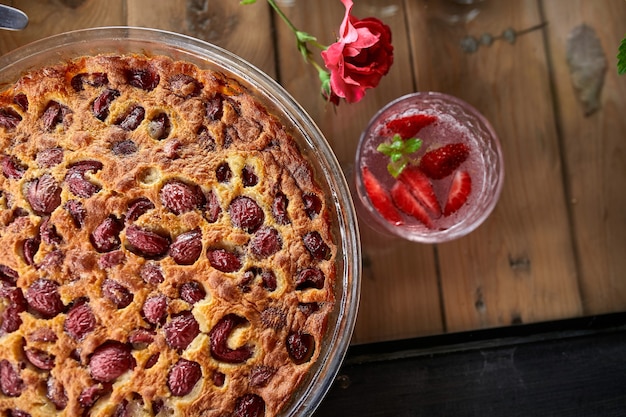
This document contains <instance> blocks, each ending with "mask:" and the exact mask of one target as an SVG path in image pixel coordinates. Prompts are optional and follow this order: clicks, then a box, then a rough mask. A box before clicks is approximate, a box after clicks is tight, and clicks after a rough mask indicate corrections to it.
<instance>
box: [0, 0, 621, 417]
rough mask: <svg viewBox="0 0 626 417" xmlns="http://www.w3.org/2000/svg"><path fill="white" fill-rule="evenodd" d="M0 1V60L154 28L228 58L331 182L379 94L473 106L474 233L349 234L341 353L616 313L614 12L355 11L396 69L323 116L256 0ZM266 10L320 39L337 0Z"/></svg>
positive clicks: (408, 2)
mask: <svg viewBox="0 0 626 417" xmlns="http://www.w3.org/2000/svg"><path fill="white" fill-rule="evenodd" d="M3 3H5V4H9V5H14V6H16V7H19V8H21V9H22V10H24V11H25V12H26V13H27V14H28V15H29V17H30V24H29V26H28V27H27V28H26V30H24V31H22V32H6V31H5V32H1V33H0V52H1V53H4V52H8V51H10V50H12V49H14V48H16V47H18V46H20V45H23V44H26V43H28V42H30V41H34V40H37V39H40V38H42V37H45V36H48V35H52V34H55V33H59V32H63V31H67V30H72V29H79V28H87V27H95V26H109V25H131V26H147V27H154V28H160V29H165V30H170V31H175V32H180V33H184V34H188V35H191V36H194V37H197V38H200V39H203V40H206V41H209V42H212V43H215V44H217V45H219V46H222V47H224V48H226V49H229V50H231V51H233V52H235V53H237V54H238V55H240V56H242V57H243V58H245V59H247V60H248V61H250V62H251V63H253V64H254V65H256V66H257V67H259V68H260V69H262V70H263V71H265V72H266V73H268V74H269V75H271V76H272V77H275V78H276V79H277V80H278V81H279V82H280V83H281V84H282V85H283V86H284V87H285V88H286V89H287V90H288V91H289V92H290V93H291V94H292V95H293V96H294V97H295V98H296V100H297V101H299V102H300V103H301V104H302V105H303V106H304V108H305V109H306V110H307V111H308V112H309V114H310V115H311V116H312V118H313V119H314V120H315V121H316V123H317V124H318V125H319V126H320V128H321V129H322V131H323V132H324V134H325V135H326V137H327V138H328V140H329V142H330V143H331V145H332V147H333V149H334V150H335V152H336V155H337V157H338V159H339V161H340V162H341V164H342V166H343V167H344V168H345V171H346V173H350V172H351V170H352V164H353V162H352V161H353V158H354V154H355V149H356V144H357V140H358V138H359V134H360V132H361V130H362V129H363V128H364V127H365V125H366V123H367V122H368V120H369V119H370V117H372V115H373V114H374V113H375V112H376V111H377V110H378V109H379V108H380V107H381V106H383V105H384V104H385V103H387V102H389V101H390V100H392V99H394V98H397V97H399V96H401V95H403V94H406V93H409V92H413V91H416V90H422V91H423V90H432V91H441V92H445V93H448V94H452V95H455V96H458V97H460V98H462V99H464V100H465V101H467V102H469V103H470V104H472V105H474V106H475V107H476V108H478V109H479V110H480V111H481V112H482V113H483V114H484V115H485V116H486V117H487V118H488V119H489V120H490V121H491V122H492V124H493V125H494V128H495V130H496V131H497V133H498V134H499V136H500V139H501V142H502V147H503V153H504V158H505V169H506V180H505V185H504V190H503V192H502V196H501V199H500V202H499V204H498V206H497V207H496V209H495V211H494V212H493V214H492V215H491V217H490V218H489V219H488V220H487V221H486V223H484V224H483V225H482V226H481V227H480V228H479V229H478V230H476V231H475V232H473V233H471V234H470V235H469V236H467V237H464V238H461V239H458V240H457V241H454V242H450V243H446V244H441V245H423V244H416V243H410V242H406V241H402V240H398V239H389V238H384V237H382V236H380V235H378V234H377V233H376V232H374V231H372V230H370V229H369V227H368V226H367V225H365V224H361V232H362V246H363V277H362V293H361V306H360V310H359V315H358V320H357V325H356V330H355V332H354V336H353V346H357V347H358V346H360V345H366V344H371V343H373V342H385V341H399V340H404V339H410V338H415V337H421V336H429V335H441V334H448V335H449V334H455V333H459V332H468V331H476V330H479V329H496V328H507V327H508V326H516V325H520V324H528V323H543V322H548V321H554V320H565V319H572V318H580V317H589V316H595V315H602V314H608V313H618V312H623V311H626V192H624V191H625V190H626V188H625V186H624V182H625V180H626V140H625V139H626V117H624V116H625V115H626V112H625V110H626V76H623V77H620V76H618V74H617V71H616V58H615V55H616V53H617V48H618V45H619V42H620V40H621V38H622V36H623V35H624V34H625V33H626V2H624V1H620V0H594V1H590V0H586V1H585V0H544V1H542V0H509V1H495V0H484V1H483V2H481V3H479V4H478V5H477V6H459V5H456V4H454V3H453V2H452V0H357V1H356V3H357V4H356V5H355V7H354V9H353V13H354V14H355V15H356V16H358V17H361V18H363V17H366V16H376V17H378V18H380V19H382V20H383V21H384V22H385V23H387V24H388V25H389V26H390V27H391V28H392V31H393V44H394V53H395V62H394V65H393V67H392V69H391V72H390V74H389V75H388V76H387V77H385V78H384V79H383V81H382V82H381V85H380V86H379V87H378V88H377V89H375V90H371V91H369V92H368V94H367V95H366V98H365V99H364V100H362V101H361V102H359V103H357V104H351V105H348V104H345V103H342V104H341V105H340V106H339V107H337V108H336V109H335V108H333V107H332V106H328V105H326V103H325V102H324V100H322V99H321V98H320V96H319V94H318V88H319V82H318V80H317V74H316V72H315V71H314V70H313V69H312V68H311V67H310V66H308V65H306V64H305V63H304V62H303V60H302V58H301V57H300V55H299V54H298V52H297V51H296V49H295V40H294V38H293V35H292V33H291V32H290V31H289V30H288V29H287V27H286V26H285V25H284V24H283V22H282V21H280V20H279V19H278V18H277V16H276V15H275V14H274V13H273V12H272V11H271V9H270V8H269V6H268V5H267V3H266V2H264V1H262V0H258V2H257V4H255V5H250V6H242V5H239V4H238V3H239V2H238V1H236V0H229V1H225V0H221V1H209V0H168V1H158V2H157V1H154V0H108V1H106V2H105V1H100V0H56V1H41V0H19V1H3ZM278 3H279V4H280V5H281V6H282V7H283V10H284V12H285V13H286V15H287V16H288V17H289V18H290V19H291V20H292V21H293V23H294V24H295V25H296V26H297V27H298V28H300V29H301V30H304V31H307V32H309V33H311V34H314V35H316V36H317V37H318V40H319V41H320V42H321V43H322V44H326V45H329V44H331V43H332V42H334V40H335V36H336V33H337V31H338V30H339V24H340V23H341V20H342V17H343V10H344V9H343V6H342V5H341V3H340V2H339V1H338V0H315V1H313V0H283V1H279V2H278ZM581 25H587V27H588V28H590V29H591V31H592V34H593V33H595V36H597V41H598V42H599V44H600V45H601V52H602V53H603V54H604V56H605V57H606V71H605V72H604V73H603V75H604V80H603V84H602V89H601V92H600V96H599V108H598V109H597V110H596V111H594V112H592V113H591V114H586V113H587V112H586V111H585V107H584V106H583V102H582V101H581V99H580V98H579V95H578V94H577V90H576V89H575V88H574V85H573V77H572V73H571V71H570V67H569V66H568V59H567V45H568V40H569V39H570V37H571V36H573V34H574V33H575V32H576V30H578V29H580V28H581ZM536 27H539V28H536ZM532 28H535V29H532ZM507 29H512V30H513V31H514V32H515V33H517V36H516V37H515V40H514V42H510V41H507V40H506V39H504V38H502V36H501V35H502V34H503V33H504V32H505V31H506V30H507ZM527 29H531V30H528V31H526V30H527ZM484 34H491V35H492V37H493V38H494V40H493V43H491V44H490V45H485V44H481V43H480V42H479V43H478V44H477V46H478V47H477V50H475V51H474V52H469V51H467V50H466V49H467V45H468V43H467V42H468V39H469V38H468V37H473V38H475V39H478V40H480V39H481V36H483V35H484ZM483 39H486V38H483ZM463 42H465V43H463ZM462 45H465V48H464V47H463V46H462ZM470 46H471V45H470ZM620 340H622V339H620ZM381 415H382V414H381ZM407 415H408V414H407ZM457 415H459V414H457ZM511 415H512V414H511Z"/></svg>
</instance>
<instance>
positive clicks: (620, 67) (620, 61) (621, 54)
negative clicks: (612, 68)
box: [617, 37, 626, 75]
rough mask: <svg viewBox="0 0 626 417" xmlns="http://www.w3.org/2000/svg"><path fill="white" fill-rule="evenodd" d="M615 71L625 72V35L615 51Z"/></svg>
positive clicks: (620, 73)
mask: <svg viewBox="0 0 626 417" xmlns="http://www.w3.org/2000/svg"><path fill="white" fill-rule="evenodd" d="M617 73H618V74H619V75H622V74H626V37H624V39H622V42H621V43H620V45H619V49H618V52H617Z"/></svg>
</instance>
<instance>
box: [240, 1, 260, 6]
mask: <svg viewBox="0 0 626 417" xmlns="http://www.w3.org/2000/svg"><path fill="white" fill-rule="evenodd" d="M254 3H256V0H241V1H240V2H239V4H244V5H245V4H254Z"/></svg>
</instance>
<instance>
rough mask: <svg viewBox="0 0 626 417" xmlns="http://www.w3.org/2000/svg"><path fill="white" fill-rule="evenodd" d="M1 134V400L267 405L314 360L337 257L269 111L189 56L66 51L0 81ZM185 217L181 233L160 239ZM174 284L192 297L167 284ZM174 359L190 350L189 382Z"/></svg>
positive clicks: (182, 409)
mask: <svg viewBox="0 0 626 417" xmlns="http://www.w3.org/2000/svg"><path fill="white" fill-rule="evenodd" d="M0 147H1V149H2V150H3V151H2V155H1V160H2V171H3V173H2V175H0V190H1V192H2V194H1V197H0V209H1V210H0V279H1V282H0V284H2V285H1V286H0V313H2V315H1V316H0V321H1V323H0V374H1V380H0V412H5V413H6V412H8V411H6V410H22V411H26V412H28V413H29V414H30V415H32V416H39V415H42V416H43V415H54V414H55V413H57V414H58V415H67V416H77V415H82V414H83V413H89V415H92V416H109V415H113V414H114V413H116V412H119V411H121V409H120V407H125V410H126V412H127V413H131V414H128V415H180V416H196V415H207V416H225V415H231V414H232V415H238V412H239V413H240V412H242V411H243V410H242V409H241V408H242V407H245V404H247V405H248V406H249V407H252V408H254V409H256V410H262V409H264V415H266V416H271V415H275V414H276V413H278V411H279V410H280V409H281V407H283V406H284V404H285V402H287V401H288V400H289V399H290V396H291V395H292V393H293V392H294V390H295V389H296V387H297V386H298V384H299V383H300V382H301V380H302V379H303V378H304V376H305V375H306V373H307V371H308V370H309V369H310V367H311V366H312V364H313V363H315V361H316V360H317V359H318V355H319V351H320V349H319V347H320V343H321V340H322V336H323V334H324V332H325V328H326V320H327V319H328V314H329V313H330V311H331V310H332V308H333V305H334V298H333V297H334V296H333V294H334V292H333V286H334V284H335V266H334V264H335V257H336V246H335V245H334V244H333V240H332V235H331V224H330V223H331V222H330V220H329V214H328V213H329V210H328V209H327V207H326V202H325V197H324V196H323V192H322V190H321V189H320V188H319V186H318V185H317V184H316V182H315V180H314V179H313V173H312V172H311V169H310V167H309V164H308V163H307V161H306V159H305V158H304V157H303V156H302V155H301V154H300V152H299V150H298V147H297V145H296V143H295V142H294V141H293V140H292V138H291V137H290V136H289V133H288V132H286V131H285V128H284V127H283V126H282V125H281V123H280V121H279V120H278V119H276V118H275V117H273V116H271V115H269V114H268V113H267V111H266V110H265V109H264V108H263V107H262V106H261V105H260V104H259V103H258V102H257V101H256V100H255V99H254V97H253V96H252V95H251V94H249V93H248V92H247V91H246V89H245V88H244V87H242V86H241V85H240V84H238V83H237V82H236V81H234V80H232V79H230V78H227V77H226V76H224V75H223V74H220V73H217V72H213V71H209V70H200V69H198V68H197V67H196V66H194V65H191V64H189V63H185V62H177V61H173V60H171V59H169V58H166V57H160V56H159V57H151V58H146V57H143V56H95V57H84V58H80V59H78V60H75V61H73V62H71V63H69V64H65V65H59V66H56V67H51V68H45V69H41V70H37V71H33V72H31V73H28V74H26V75H25V76H24V77H22V78H21V79H20V80H19V81H18V82H17V83H15V84H14V85H13V86H12V87H11V88H9V89H8V90H6V91H5V92H4V93H3V94H2V95H0ZM168 184H170V185H171V184H174V186H173V189H171V190H170V189H167V186H166V185H168ZM181 184H182V185H181ZM176 187H179V188H176ZM166 189H167V190H166ZM180 193H182V194H180ZM244 197H245V201H243V200H242V198H244ZM142 199H143V200H142ZM146 199H147V200H146ZM137 201H141V202H143V203H145V205H143V206H142V205H141V204H139V205H138V206H137V207H138V208H137V207H135V209H136V211H134V212H133V207H134V206H133V204H135V203H136V202H137ZM240 203H241V204H240ZM283 207H284V208H285V209H284V211H283V210H282V208H283ZM259 219H260V220H259ZM107 222H109V223H107ZM105 223H107V224H108V225H109V226H110V227H109V228H106V227H105V228H104V229H103V227H104V226H102V225H103V224H105ZM103 230H104V232H103ZM185 233H190V235H189V239H190V241H192V242H193V243H194V244H195V246H194V245H193V244H189V245H184V244H182V243H177V244H175V242H177V241H178V240H179V239H180V240H182V238H179V236H180V235H183V234H185ZM194 233H195V235H194ZM198 234H199V235H200V236H201V237H199V238H198V237H197V235H198ZM192 235H193V236H192ZM150 239H153V240H150ZM198 242H200V244H201V251H200V252H198V253H196V252H197V248H198ZM194 248H195V249H194ZM214 250H217V251H218V252H215V253H218V255H214V252H213V251H214ZM194 251H196V252H194ZM194 253H196V255H195V256H194V255H193V254H194ZM190 256H191V258H192V259H191V261H188V260H187V259H186V258H188V257H190ZM212 256H216V257H215V258H212ZM220 256H221V257H220ZM212 262H213V263H212ZM222 262H224V263H225V264H224V265H222ZM187 263H191V264H187ZM233 263H234V264H233ZM233 265H234V266H233ZM155 270H159V271H160V273H161V274H162V279H159V277H158V274H157V275H150V272H147V271H152V272H153V273H154V271H155ZM307 273H308V274H310V275H307ZM320 274H321V275H320ZM320 276H321V277H322V281H321V282H320V281H319V277H320ZM155 277H156V278H155ZM43 281H45V282H44V283H43V284H42V282H43ZM159 281H160V282H159ZM111 282H113V283H114V284H115V283H117V284H115V285H118V286H117V287H116V286H115V285H114V286H113V287H107V286H108V285H112V284H111ZM189 282H196V283H199V284H200V286H201V288H202V290H204V293H205V295H203V296H201V297H199V298H193V299H192V300H190V299H189V298H187V297H185V296H183V295H182V294H181V288H182V286H183V285H184V284H185V283H189ZM119 285H121V288H119ZM296 287H297V288H296ZM55 294H58V296H59V297H58V299H56V301H55V299H54V295H55ZM163 296H164V298H161V299H162V300H165V303H166V304H165V305H166V307H165V316H163V317H162V319H161V320H158V319H154V318H152V315H153V314H156V313H155V312H156V311H160V310H158V308H156V307H155V309H152V308H151V307H145V306H146V305H150V303H151V302H152V301H153V300H152V299H151V298H152V297H163ZM48 297H50V298H48ZM116 297H117V298H116ZM59 300H60V304H59ZM146 301H148V302H146ZM152 305H155V304H152ZM11 306H13V307H11ZM79 307H80V308H79ZM15 310H17V312H16V311H15ZM73 310H74V311H73ZM79 310H80V312H81V314H82V313H84V315H82V316H81V315H79V314H78V311H79ZM189 312H191V316H190V315H189ZM182 318H184V319H185V320H187V321H184V320H183V319H182ZM81 319H82V320H83V321H82V322H81V321H80V320H81ZM90 320H91V322H90ZM16 321H17V324H15V323H16ZM20 322H21V324H20ZM90 323H91V324H90ZM170 323H172V324H170ZM181 323H182V324H181ZM190 323H191V324H190ZM224 323H226V324H224ZM81 326H82V327H81ZM68 328H69V329H70V330H68ZM85 328H86V329H87V330H84V329H85ZM181 328H182V329H183V330H182V331H181V334H186V332H190V334H192V336H191V340H185V341H184V342H180V343H182V345H180V344H179V345H176V343H177V342H176V341H175V340H174V339H175V338H176V336H178V333H177V332H178V331H179V330H178V329H181ZM76 329H78V330H76ZM81 329H83V330H81ZM137 329H144V332H143V333H142V335H143V336H144V337H147V339H142V338H140V337H139V336H137V338H136V339H133V337H135V336H136V335H137ZM168 329H169V330H168ZM172 329H173V330H172ZM190 329H191V330H190ZM72 331H73V332H74V333H73V335H72V334H70V333H72ZM77 331H78V332H79V334H78V335H76V332H77ZM170 331H171V332H172V333H168V332H170ZM173 333H175V334H174V336H172V334H173ZM132 335H135V336H132ZM194 335H195V337H194ZM310 337H312V339H313V340H314V346H315V348H314V349H313V353H312V357H309V356H310V355H311V353H308V352H307V346H308V345H309V343H310V340H309V338H310ZM221 339H224V340H223V343H222V344H221V345H220V344H219V342H218V340H221ZM176 340H178V339H176ZM212 342H213V343H214V344H216V345H219V346H217V347H215V349H217V350H220V349H221V350H222V351H223V352H222V353H221V354H220V353H218V354H215V353H214V351H213V350H212V347H211V345H212ZM181 346H182V347H181ZM294 346H296V347H300V348H301V350H300V352H299V353H298V352H296V353H295V354H294V353H293V352H290V347H294ZM103 347H104V348H105V349H103ZM108 348H111V349H110V350H108V352H107V353H111V352H112V353H111V354H110V355H100V354H99V352H100V351H102V350H107V349H108ZM224 351H225V353H224ZM233 352H234V353H233ZM238 353H240V354H241V355H240V356H238ZM222 354H223V355H226V357H228V358H230V359H228V358H227V359H226V360H225V359H224V357H222ZM157 355H158V360H156V363H154V360H155V358H156V357H157ZM228 355H231V356H228ZM294 355H295V356H298V355H302V356H303V358H302V360H299V359H298V358H294ZM51 358H52V359H51ZM233 358H234V359H233ZM181 359H183V360H184V361H188V362H185V363H184V364H185V365H189V363H193V364H197V365H199V369H200V371H201V377H200V378H199V379H198V380H197V382H194V381H192V382H191V383H188V384H187V385H190V386H185V383H183V382H180V381H178V380H177V379H178V378H182V379H183V380H184V379H185V378H186V376H188V375H191V374H193V371H189V368H186V367H182V366H181V368H180V369H179V370H177V371H175V372H173V371H172V369H173V367H175V364H177V363H180V361H181ZM184 361H183V362H184ZM151 362H153V363H151ZM229 362H232V363H229ZM300 362H303V363H300ZM189 366H190V367H191V368H193V367H194V366H196V365H189ZM117 369H121V371H120V372H117V374H116V370H117ZM194 369H197V368H194ZM179 371H180V372H179ZM181 375H182V376H181ZM109 377H110V378H109ZM7 381H8V382H7ZM180 384H182V385H183V387H182V388H181V387H180V386H179V385H180ZM172 385H176V386H175V387H172ZM87 389H90V390H92V392H90V393H88V392H86V390H87ZM177 390H178V392H173V391H177ZM88 394H90V395H88ZM259 398H260V399H261V400H260V401H261V402H259ZM238 407H239V409H238ZM3 410H4V411H3ZM238 410H239V411H238ZM132 413H134V414H132ZM9 415H10V414H9ZM124 415H125V414H124ZM251 415H256V414H251ZM259 415H262V414H259Z"/></svg>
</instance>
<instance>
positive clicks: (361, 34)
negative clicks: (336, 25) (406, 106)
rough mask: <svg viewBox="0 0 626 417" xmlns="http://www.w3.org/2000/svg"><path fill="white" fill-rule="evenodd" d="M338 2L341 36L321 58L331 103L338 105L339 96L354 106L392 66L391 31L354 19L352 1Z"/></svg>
mask: <svg viewBox="0 0 626 417" xmlns="http://www.w3.org/2000/svg"><path fill="white" fill-rule="evenodd" d="M341 2H342V3H343V5H344V6H345V7H346V15H345V17H344V19H343V22H342V23H341V27H340V29H339V31H340V37H339V39H338V40H337V42H335V43H333V44H332V45H330V46H329V47H328V49H326V50H325V51H323V52H322V58H323V59H324V64H325V65H326V68H328V70H329V71H330V89H331V91H330V96H329V97H330V98H331V101H333V102H334V101H337V102H338V99H337V98H336V97H335V96H338V97H341V98H344V99H346V101H347V102H348V103H356V102H357V101H359V100H361V99H362V98H363V96H364V95H365V90H366V89H368V88H374V87H376V86H377V85H378V83H379V82H380V79H381V78H382V77H383V76H384V75H386V74H387V72H389V67H391V64H392V63H393V46H392V45H391V29H389V26H387V25H385V24H384V23H383V22H381V21H380V20H378V19H376V18H375V17H369V18H365V19H361V20H359V19H357V18H356V17H354V16H352V15H351V14H350V11H351V10H352V5H353V3H352V0H341ZM333 99H334V100H333Z"/></svg>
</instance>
